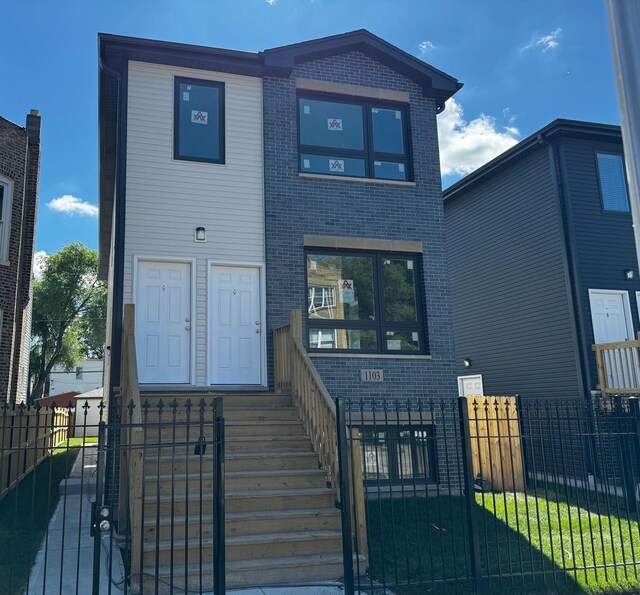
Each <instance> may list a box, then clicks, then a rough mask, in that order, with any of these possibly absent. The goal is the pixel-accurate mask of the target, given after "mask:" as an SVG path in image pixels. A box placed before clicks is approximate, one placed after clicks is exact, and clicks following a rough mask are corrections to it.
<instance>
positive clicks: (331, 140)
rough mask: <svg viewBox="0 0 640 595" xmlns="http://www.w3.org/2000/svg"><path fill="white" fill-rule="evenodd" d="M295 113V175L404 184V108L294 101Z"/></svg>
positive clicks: (406, 167)
mask: <svg viewBox="0 0 640 595" xmlns="http://www.w3.org/2000/svg"><path fill="white" fill-rule="evenodd" d="M298 114H299V116H298V119H299V123H300V126H299V143H300V147H299V153H300V155H299V158H300V171H301V172H303V173H316V174H330V175H335V176H351V177H358V178H378V179H384V180H409V179H410V172H409V148H408V137H409V135H408V122H407V114H408V109H407V106H406V105H391V104H381V103H378V102H375V101H355V100H346V99H345V100H343V99H320V98H313V97H299V98H298Z"/></svg>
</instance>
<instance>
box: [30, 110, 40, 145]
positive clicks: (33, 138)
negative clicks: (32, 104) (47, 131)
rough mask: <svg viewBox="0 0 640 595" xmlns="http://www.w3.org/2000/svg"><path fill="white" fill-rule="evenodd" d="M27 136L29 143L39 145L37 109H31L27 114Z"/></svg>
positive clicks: (38, 114)
mask: <svg viewBox="0 0 640 595" xmlns="http://www.w3.org/2000/svg"><path fill="white" fill-rule="evenodd" d="M27 134H28V136H29V142H31V143H36V144H39V143H40V112H39V111H38V110H37V109H31V110H29V113H28V114H27Z"/></svg>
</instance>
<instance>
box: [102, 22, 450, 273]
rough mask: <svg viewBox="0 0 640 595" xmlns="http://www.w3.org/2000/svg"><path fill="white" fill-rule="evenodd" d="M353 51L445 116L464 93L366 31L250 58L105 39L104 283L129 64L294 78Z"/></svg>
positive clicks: (187, 47) (177, 45) (106, 36)
mask: <svg viewBox="0 0 640 595" xmlns="http://www.w3.org/2000/svg"><path fill="white" fill-rule="evenodd" d="M351 51H359V52H362V53H363V54H365V55H367V56H369V57H371V58H372V59H374V60H376V61H378V62H380V63H381V64H384V65H385V66H388V67H389V68H391V69H392V70H395V71H396V72H398V73H400V74H402V75H403V76H406V77H407V78H408V79H410V80H412V81H414V82H415V83H416V84H418V85H419V86H420V87H421V88H422V92H423V94H424V95H425V96H427V97H433V98H434V99H435V101H436V104H437V106H438V109H439V110H441V109H442V108H443V107H444V102H445V101H446V100H447V99H449V98H450V97H451V96H452V95H453V94H454V93H456V91H458V90H459V89H460V88H461V87H462V83H460V82H458V81H457V80H456V79H455V78H453V77H451V76H449V75H448V74H446V73H444V72H442V71H441V70H438V69H437V68H434V67H433V66H431V65H429V64H427V63H426V62H423V61H422V60H420V59H419V58H416V57H415V56H412V55H411V54H408V53H407V52H405V51H403V50H401V49H400V48H398V47H396V46H394V45H392V44H390V43H388V42H386V41H385V40H384V39H381V38H380V37H377V36H376V35H373V34H372V33H370V32H369V31H367V30H366V29H358V30H357V31H351V32H349V33H343V34H340V35H332V36H329V37H323V38H320V39H314V40H311V41H304V42H302V43H295V44H291V45H286V46H282V47H276V48H271V49H267V50H264V51H263V52H244V51H236V50H228V49H222V48H213V47H206V46H197V45H190V44H184V43H173V42H167V41H157V40H153V39H142V38H137V37H125V36H120V35H109V34H105V33H99V34H98V55H99V64H100V67H99V70H100V72H99V90H98V93H99V108H98V112H99V115H98V128H99V141H98V144H99V160H100V179H99V193H100V215H99V217H100V221H99V252H100V270H99V274H100V277H101V278H103V279H104V278H106V277H107V273H108V267H109V248H110V245H111V231H112V227H113V204H114V196H115V191H116V164H117V162H118V156H117V152H118V151H119V150H122V148H119V147H118V117H119V115H118V109H119V105H120V99H119V94H120V93H121V91H122V86H121V82H120V80H119V77H120V76H121V73H122V72H123V70H122V68H123V64H126V62H127V61H129V60H136V61H141V62H151V63H155V64H167V65H171V66H180V67H185V68H195V69H202V70H212V71H216V72H229V73H234V74H241V75H246V76H255V77H263V76H276V77H288V76H289V75H290V74H291V70H292V69H293V68H294V67H295V65H296V64H300V63H303V62H306V61H310V60H316V59H318V58H323V57H328V56H334V55H336V54H342V53H347V52H351Z"/></svg>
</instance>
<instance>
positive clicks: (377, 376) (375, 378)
mask: <svg viewBox="0 0 640 595" xmlns="http://www.w3.org/2000/svg"><path fill="white" fill-rule="evenodd" d="M360 380H362V381H363V382H383V381H384V372H383V371H382V370H360Z"/></svg>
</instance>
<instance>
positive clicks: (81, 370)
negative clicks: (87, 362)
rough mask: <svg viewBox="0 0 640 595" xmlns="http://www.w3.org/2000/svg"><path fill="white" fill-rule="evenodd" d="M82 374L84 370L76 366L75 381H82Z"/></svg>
mask: <svg viewBox="0 0 640 595" xmlns="http://www.w3.org/2000/svg"><path fill="white" fill-rule="evenodd" d="M82 372H84V369H83V368H82V366H78V367H77V368H76V380H82Z"/></svg>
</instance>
